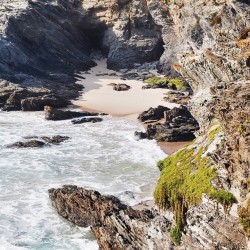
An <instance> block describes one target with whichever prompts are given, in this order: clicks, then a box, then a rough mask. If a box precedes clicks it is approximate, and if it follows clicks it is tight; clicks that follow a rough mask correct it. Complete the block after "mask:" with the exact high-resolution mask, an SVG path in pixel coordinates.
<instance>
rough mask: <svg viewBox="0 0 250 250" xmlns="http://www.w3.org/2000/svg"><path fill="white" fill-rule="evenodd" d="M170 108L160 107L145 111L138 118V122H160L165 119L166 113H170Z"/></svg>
mask: <svg viewBox="0 0 250 250" xmlns="http://www.w3.org/2000/svg"><path fill="white" fill-rule="evenodd" d="M168 110H169V108H167V107H164V106H160V105H159V106H158V107H157V108H150V109H149V110H147V111H144V112H143V113H141V114H140V115H139V116H138V120H140V121H141V122H145V121H148V120H160V119H162V118H164V112H165V111H168Z"/></svg>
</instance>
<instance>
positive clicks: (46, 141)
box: [8, 135, 70, 148]
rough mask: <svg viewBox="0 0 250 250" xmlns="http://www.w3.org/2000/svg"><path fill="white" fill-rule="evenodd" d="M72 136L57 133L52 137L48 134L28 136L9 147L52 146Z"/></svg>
mask: <svg viewBox="0 0 250 250" xmlns="http://www.w3.org/2000/svg"><path fill="white" fill-rule="evenodd" d="M69 138H70V137H68V136H61V135H56V136H52V137H48V136H42V137H38V136H26V137H24V139H25V140H26V141H18V142H16V143H13V144H11V145H9V146H8V147H9V148H41V147H43V146H51V145H58V144H60V143H62V142H64V141H66V140H68V139H69Z"/></svg>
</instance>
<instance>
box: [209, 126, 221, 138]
mask: <svg viewBox="0 0 250 250" xmlns="http://www.w3.org/2000/svg"><path fill="white" fill-rule="evenodd" d="M221 130H222V127H221V126H218V127H217V128H215V129H213V130H211V131H210V132H209V133H208V135H207V137H208V138H209V139H210V140H211V141H213V140H214V137H215V135H217V134H218V133H219V132H220V131H221Z"/></svg>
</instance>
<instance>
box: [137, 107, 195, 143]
mask: <svg viewBox="0 0 250 250" xmlns="http://www.w3.org/2000/svg"><path fill="white" fill-rule="evenodd" d="M149 111H150V112H149V113H151V111H154V110H153V109H150V110H149ZM163 116H164V123H156V124H149V125H148V126H147V129H146V133H143V132H135V134H136V135H137V136H138V137H139V139H144V138H145V137H146V138H148V139H156V140H157V141H167V142H177V141H191V140H193V139H194V138H195V135H194V133H195V131H197V130H199V124H198V123H197V121H196V120H195V119H194V117H193V116H192V115H191V114H190V112H189V111H188V109H187V108H186V107H185V106H180V107H179V108H173V109H168V108H167V110H166V111H163ZM146 117H147V113H146ZM146 117H145V118H146ZM149 117H150V120H151V116H149Z"/></svg>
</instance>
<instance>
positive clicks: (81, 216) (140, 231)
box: [49, 186, 173, 250]
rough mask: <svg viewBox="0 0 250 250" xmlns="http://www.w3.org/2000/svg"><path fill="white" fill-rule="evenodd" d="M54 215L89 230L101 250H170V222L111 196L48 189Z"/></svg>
mask: <svg viewBox="0 0 250 250" xmlns="http://www.w3.org/2000/svg"><path fill="white" fill-rule="evenodd" d="M49 196H50V199H51V201H52V205H53V206H54V207H55V209H56V210H57V212H58V213H59V214H60V215H61V216H62V217H64V218H66V219H67V220H69V221H71V222H73V223H74V224H76V225H78V226H80V227H89V226H90V227H91V231H92V233H93V234H94V235H95V237H96V238H97V241H98V244H99V247H100V249H103V250H104V249H105V250H110V249H117V250H124V249H141V250H144V249H145V250H146V249H149V248H152V249H159V250H161V249H162V250H163V249H171V247H172V246H173V244H172V243H171V241H170V240H169V239H168V237H166V236H167V231H166V228H167V227H168V226H169V225H170V224H169V221H168V220H167V219H166V218H165V217H163V216H160V215H159V214H158V213H157V212H156V211H150V210H142V211H139V210H134V209H132V208H131V207H129V206H127V205H124V204H122V203H121V202H120V201H119V200H118V199H117V198H116V197H114V196H104V195H101V194H100V193H99V192H97V191H93V190H86V189H84V188H78V187H77V186H64V187H63V188H60V189H50V190H49Z"/></svg>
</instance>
